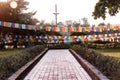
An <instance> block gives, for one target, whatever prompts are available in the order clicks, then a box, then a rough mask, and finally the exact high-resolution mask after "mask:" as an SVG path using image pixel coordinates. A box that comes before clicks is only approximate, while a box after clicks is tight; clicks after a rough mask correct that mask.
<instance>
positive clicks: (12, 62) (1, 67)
mask: <svg viewBox="0 0 120 80" xmlns="http://www.w3.org/2000/svg"><path fill="white" fill-rule="evenodd" d="M44 49H45V47H44V46H42V45H41V46H35V47H31V48H28V49H25V50H24V51H22V52H20V53H18V54H14V55H9V56H6V57H1V58H0V80H5V79H6V78H8V77H9V76H11V75H12V74H13V73H15V72H16V71H17V70H18V69H19V68H21V67H22V66H23V65H25V64H26V63H27V62H29V61H30V60H32V59H33V58H34V57H35V56H37V55H38V54H40V53H41V52H42V51H43V50H44Z"/></svg>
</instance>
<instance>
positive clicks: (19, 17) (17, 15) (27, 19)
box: [0, 0, 38, 24]
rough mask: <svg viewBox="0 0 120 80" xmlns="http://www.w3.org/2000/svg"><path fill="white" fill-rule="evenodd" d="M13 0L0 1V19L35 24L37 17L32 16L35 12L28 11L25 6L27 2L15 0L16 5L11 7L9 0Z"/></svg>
mask: <svg viewBox="0 0 120 80" xmlns="http://www.w3.org/2000/svg"><path fill="white" fill-rule="evenodd" d="M11 1H13V0H8V2H0V21H8V22H14V23H25V24H35V23H36V21H38V20H37V19H35V18H33V16H34V15H35V13H36V12H28V13H25V10H27V9H28V8H27V6H28V5H29V2H26V1H25V0H15V1H16V2H17V4H18V6H17V7H16V8H15V9H13V8H11V7H10V2H11Z"/></svg>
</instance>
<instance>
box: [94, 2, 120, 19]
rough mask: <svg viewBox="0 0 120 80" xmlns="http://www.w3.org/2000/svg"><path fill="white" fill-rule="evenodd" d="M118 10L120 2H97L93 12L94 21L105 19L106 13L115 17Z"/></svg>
mask: <svg viewBox="0 0 120 80" xmlns="http://www.w3.org/2000/svg"><path fill="white" fill-rule="evenodd" d="M119 10H120V0H99V2H98V3H96V5H95V9H94V12H93V16H94V19H97V18H100V17H102V18H103V19H105V18H106V13H109V14H110V15H111V16H115V15H116V14H117V13H118V12H119Z"/></svg>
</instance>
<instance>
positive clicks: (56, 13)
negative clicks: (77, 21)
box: [53, 4, 59, 26]
mask: <svg viewBox="0 0 120 80" xmlns="http://www.w3.org/2000/svg"><path fill="white" fill-rule="evenodd" d="M53 14H54V15H55V21H56V24H55V25H56V26H57V15H58V14H59V13H58V12H57V4H55V13H53Z"/></svg>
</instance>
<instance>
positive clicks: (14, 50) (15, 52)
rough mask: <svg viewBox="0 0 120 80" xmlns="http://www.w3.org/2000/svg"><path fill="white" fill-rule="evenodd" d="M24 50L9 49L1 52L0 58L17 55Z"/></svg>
mask: <svg viewBox="0 0 120 80" xmlns="http://www.w3.org/2000/svg"><path fill="white" fill-rule="evenodd" d="M22 50H24V49H7V50H0V57H5V56H8V55H13V54H17V53H18V52H21V51H22Z"/></svg>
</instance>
